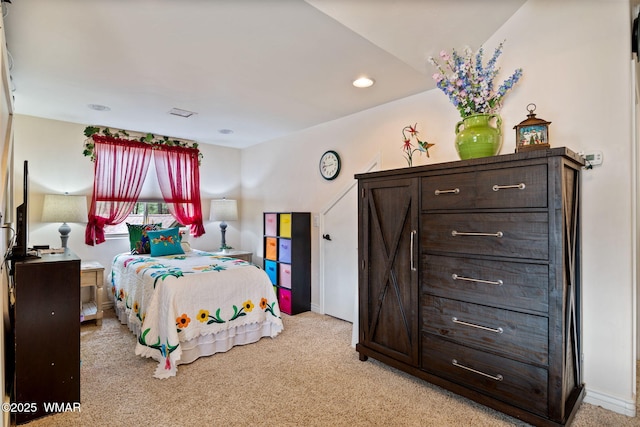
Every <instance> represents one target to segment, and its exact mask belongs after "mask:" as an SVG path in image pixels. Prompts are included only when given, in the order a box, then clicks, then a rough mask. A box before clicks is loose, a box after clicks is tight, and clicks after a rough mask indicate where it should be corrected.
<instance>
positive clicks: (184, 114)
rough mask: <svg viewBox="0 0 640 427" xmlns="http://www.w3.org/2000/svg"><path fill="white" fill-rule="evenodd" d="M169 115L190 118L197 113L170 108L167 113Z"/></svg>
mask: <svg viewBox="0 0 640 427" xmlns="http://www.w3.org/2000/svg"><path fill="white" fill-rule="evenodd" d="M169 114H173V115H174V116H180V117H191V116H193V115H194V114H197V113H194V112H193V111H187V110H181V109H180V108H172V109H171V110H170V111H169Z"/></svg>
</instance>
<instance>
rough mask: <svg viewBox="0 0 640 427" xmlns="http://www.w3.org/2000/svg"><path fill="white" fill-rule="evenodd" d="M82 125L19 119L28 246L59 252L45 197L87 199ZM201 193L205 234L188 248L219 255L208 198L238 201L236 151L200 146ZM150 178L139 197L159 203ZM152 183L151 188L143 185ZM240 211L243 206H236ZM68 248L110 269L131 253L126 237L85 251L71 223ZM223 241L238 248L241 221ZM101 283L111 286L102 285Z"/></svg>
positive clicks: (89, 173)
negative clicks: (44, 215)
mask: <svg viewBox="0 0 640 427" xmlns="http://www.w3.org/2000/svg"><path fill="white" fill-rule="evenodd" d="M84 128H85V126H84V125H79V124H75V123H68V122H60V121H55V120H47V119H41V118H36V117H31V116H23V115H17V116H16V118H15V120H14V129H15V141H16V142H15V164H16V165H20V167H19V168H16V180H15V186H16V188H17V191H16V205H17V204H19V203H21V202H22V200H21V199H22V190H21V186H22V166H21V165H22V162H23V160H28V161H29V187H30V188H29V190H30V191H29V224H30V229H29V244H30V245H34V244H48V245H50V246H51V247H60V237H59V233H58V227H59V226H60V224H50V223H42V222H41V218H42V203H43V199H44V195H45V194H48V193H54V194H55V193H57V194H61V193H64V192H65V191H67V192H69V193H70V194H78V195H86V196H87V199H88V200H90V199H91V192H92V186H93V163H92V162H91V161H90V160H89V158H88V157H84V156H83V155H82V150H83V144H84V141H85V139H86V138H85V137H84V135H83V131H84ZM199 148H200V151H201V152H202V154H203V159H202V164H201V165H200V181H201V185H200V190H201V194H202V210H203V216H204V225H205V229H206V234H204V235H203V236H201V237H199V238H197V239H196V238H193V237H190V238H189V241H190V243H191V245H192V246H193V247H195V248H198V249H203V250H217V248H218V247H219V246H220V228H219V223H217V222H215V223H214V222H211V221H209V220H208V218H209V204H210V200H211V199H212V198H220V197H227V198H238V197H239V195H240V174H239V171H240V155H241V153H240V151H239V150H237V149H233V148H225V147H217V146H212V145H201V146H200V147H199ZM153 183H154V180H153V175H152V176H150V177H149V178H148V179H147V181H146V182H145V187H144V190H143V194H142V196H143V197H157V198H162V196H161V194H160V190H159V188H158V187H157V185H153ZM146 184H150V185H146ZM240 206H242V202H240ZM69 225H70V226H71V234H70V235H69V242H68V246H69V248H70V249H71V250H73V251H74V252H75V253H76V254H78V256H80V258H82V259H83V260H96V261H99V262H100V263H102V265H104V266H105V267H107V268H108V267H109V265H110V264H111V260H112V259H113V256H114V255H116V254H118V253H121V252H126V251H127V250H129V247H128V245H129V241H128V239H126V238H117V239H107V241H106V242H105V243H102V244H100V245H96V246H89V245H86V244H85V243H84V232H85V226H86V224H69ZM228 225H229V227H228V228H227V236H226V237H227V242H228V244H229V245H230V246H233V247H240V232H239V230H240V227H241V221H234V222H229V223H228ZM106 279H107V277H105V283H109V282H108V281H106Z"/></svg>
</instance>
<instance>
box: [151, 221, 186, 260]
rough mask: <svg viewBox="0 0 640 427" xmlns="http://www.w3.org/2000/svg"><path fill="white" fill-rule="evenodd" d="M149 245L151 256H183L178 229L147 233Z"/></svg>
mask: <svg viewBox="0 0 640 427" xmlns="http://www.w3.org/2000/svg"><path fill="white" fill-rule="evenodd" d="M147 234H148V235H149V242H150V245H151V256H162V255H177V254H183V253H184V250H183V249H182V245H181V244H180V243H181V242H182V239H181V238H180V229H179V228H178V227H174V228H167V229H166V230H158V231H148V232H147Z"/></svg>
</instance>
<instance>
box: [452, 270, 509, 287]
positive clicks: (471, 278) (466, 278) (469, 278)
mask: <svg viewBox="0 0 640 427" xmlns="http://www.w3.org/2000/svg"><path fill="white" fill-rule="evenodd" d="M451 277H452V278H453V280H466V281H468V282H477V283H486V284H487V285H498V286H502V284H503V282H502V280H482V279H474V278H473V277H464V276H458V275H457V274H456V273H453V274H452V275H451Z"/></svg>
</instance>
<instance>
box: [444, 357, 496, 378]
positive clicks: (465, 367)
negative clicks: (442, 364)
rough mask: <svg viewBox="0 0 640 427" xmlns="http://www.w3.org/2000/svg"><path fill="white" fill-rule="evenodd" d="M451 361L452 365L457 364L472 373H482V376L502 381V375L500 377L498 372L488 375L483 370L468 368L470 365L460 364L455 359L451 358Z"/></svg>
mask: <svg viewBox="0 0 640 427" xmlns="http://www.w3.org/2000/svg"><path fill="white" fill-rule="evenodd" d="M451 363H452V364H453V366H457V367H458V368H462V369H466V370H467V371H471V372H473V373H476V374H479V375H482V376H484V377H487V378H491V379H492V380H496V381H502V380H503V377H502V375H500V374H498V375H489V374H486V373H484V372H481V371H478V370H476V369H473V368H470V367H468V366H464V365H461V364H459V363H458V361H457V360H456V359H452V360H451Z"/></svg>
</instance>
